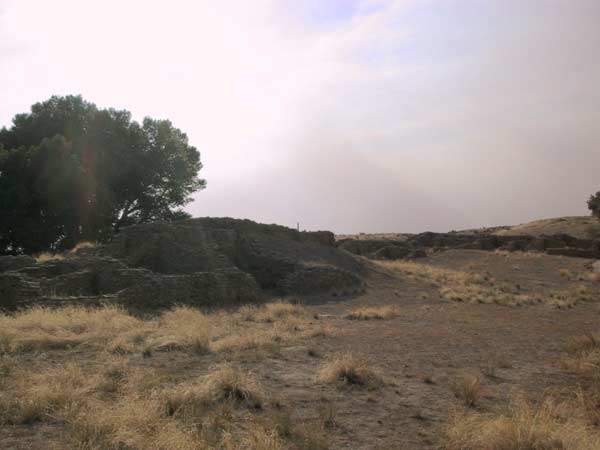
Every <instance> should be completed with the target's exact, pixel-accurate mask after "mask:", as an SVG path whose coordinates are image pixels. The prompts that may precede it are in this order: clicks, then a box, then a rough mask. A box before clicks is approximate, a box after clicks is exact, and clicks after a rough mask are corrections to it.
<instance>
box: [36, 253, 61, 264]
mask: <svg viewBox="0 0 600 450" xmlns="http://www.w3.org/2000/svg"><path fill="white" fill-rule="evenodd" d="M33 257H34V259H35V260H36V262H38V263H45V262H48V261H56V260H60V259H65V256H64V255H61V254H60V253H51V252H42V253H38V254H37V255H33Z"/></svg>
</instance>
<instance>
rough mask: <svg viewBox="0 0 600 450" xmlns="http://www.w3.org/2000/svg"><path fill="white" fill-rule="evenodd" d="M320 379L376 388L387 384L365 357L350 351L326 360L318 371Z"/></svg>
mask: <svg viewBox="0 0 600 450" xmlns="http://www.w3.org/2000/svg"><path fill="white" fill-rule="evenodd" d="M317 379H318V381H320V382H323V383H330V384H338V385H348V386H360V387H366V388H368V389H375V388H378V387H381V386H383V385H384V384H385V380H384V378H383V376H382V375H381V373H380V372H379V371H378V370H377V369H374V368H373V366H372V364H371V363H369V362H368V361H366V360H364V359H360V358H357V357H355V356H353V355H351V354H349V353H346V354H343V355H339V356H337V357H335V358H333V359H331V360H329V361H327V362H325V363H324V364H323V365H322V366H321V369H320V370H319V373H318V378H317Z"/></svg>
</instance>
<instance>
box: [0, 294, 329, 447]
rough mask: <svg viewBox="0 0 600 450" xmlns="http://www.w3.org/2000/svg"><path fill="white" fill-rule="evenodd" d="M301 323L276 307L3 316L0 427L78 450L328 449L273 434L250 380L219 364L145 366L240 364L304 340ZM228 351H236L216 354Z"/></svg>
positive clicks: (288, 308)
mask: <svg viewBox="0 0 600 450" xmlns="http://www.w3.org/2000/svg"><path fill="white" fill-rule="evenodd" d="M244 317H245V318H244ZM248 319H250V320H248ZM310 320H311V319H310V315H309V314H308V312H307V311H306V310H305V309H304V308H302V307H301V306H297V305H291V304H288V303H283V302H277V303H274V304H269V305H264V306H262V307H252V308H242V309H241V310H240V311H238V312H234V313H224V312H215V313H212V314H204V313H202V312H201V311H199V310H196V309H193V308H188V307H178V308H174V309H172V310H169V311H166V312H164V313H162V314H160V315H159V316H157V317H151V318H147V319H141V318H138V317H134V316H132V315H130V314H129V313H128V312H127V311H125V310H124V309H122V308H119V307H116V306H106V307H102V308H96V309H86V308H81V307H66V308H58V309H49V308H33V309H30V310H27V311H22V312H17V313H15V314H12V315H8V314H6V315H0V425H2V424H4V425H5V426H6V425H9V424H27V423H33V422H44V423H47V424H49V425H52V424H56V425H58V426H60V427H65V428H64V430H66V431H65V440H66V441H65V448H74V449H80V450H107V449H115V450H116V449H125V448H126V449H128V450H145V449H150V448H151V449H157V450H173V449H175V450H179V449H182V450H188V449H190V450H192V449H193V450H208V449H211V450H213V449H214V450H242V449H250V450H252V449H256V450H259V449H264V450H278V449H284V448H298V449H306V450H309V449H326V448H327V445H326V444H324V443H323V440H322V439H321V437H318V436H317V437H314V438H313V437H312V436H311V435H310V433H308V432H307V433H304V432H303V431H302V430H301V427H299V426H295V427H294V430H295V431H293V433H292V432H290V433H289V435H288V436H283V435H282V434H281V433H280V431H279V429H278V427H277V424H274V423H272V422H273V421H272V420H271V419H269V418H270V417H271V415H272V413H271V412H270V411H268V410H267V406H268V402H267V398H268V397H269V396H268V394H267V392H265V390H264V389H263V388H262V387H261V385H260V384H259V383H258V381H257V379H256V378H255V377H254V376H253V375H252V374H250V373H248V372H246V371H243V370H237V369H234V368H233V367H231V366H230V365H222V364H221V365H218V366H217V367H216V368H215V369H212V370H210V371H209V373H208V374H206V375H205V376H202V377H200V378H197V379H189V378H188V379H184V380H178V378H177V373H176V372H175V368H174V369H173V370H171V369H170V368H168V367H165V366H164V365H162V364H159V365H158V366H156V367H157V369H158V370H159V372H156V371H155V370H154V369H152V368H151V367H152V366H154V364H153V362H152V360H148V359H147V358H152V357H153V355H154V354H155V352H161V351H183V352H187V353H188V354H189V356H186V357H187V358H190V359H191V358H194V357H199V358H201V359H199V360H198V361H202V360H204V358H205V356H204V355H205V354H206V353H207V352H210V353H214V354H213V355H212V356H210V358H212V359H213V360H214V359H216V360H217V361H218V360H223V359H231V358H230V357H231V356H235V359H237V360H239V361H242V360H243V357H244V352H250V353H252V351H253V350H256V349H271V348H274V347H273V346H277V348H279V347H281V346H282V345H285V344H286V343H295V342H297V341H302V340H304V339H307V338H309V336H310V335H311V333H312V331H311V330H312V329H313V327H312V325H311V322H310ZM315 329H316V326H315ZM230 351H235V352H241V353H239V354H235V355H230V354H222V355H220V354H219V353H220V352H230ZM140 356H143V357H145V359H144V358H141V357H140ZM60 360H63V361H65V360H66V361H68V360H72V361H78V362H79V363H78V364H75V363H68V364H62V365H61V364H57V363H55V362H53V361H60ZM165 372H167V373H169V375H168V376H166V374H165ZM171 377H174V379H173V378H171ZM259 409H260V410H265V411H264V412H263V413H262V414H260V415H257V414H255V411H257V410H259ZM302 429H303V428H302ZM313 434H314V433H313Z"/></svg>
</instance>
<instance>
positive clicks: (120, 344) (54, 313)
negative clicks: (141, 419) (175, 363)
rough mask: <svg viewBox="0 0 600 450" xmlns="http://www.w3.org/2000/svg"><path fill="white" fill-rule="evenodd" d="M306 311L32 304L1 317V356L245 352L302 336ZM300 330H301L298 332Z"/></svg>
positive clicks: (271, 306) (288, 308) (269, 307)
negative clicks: (138, 312)
mask: <svg viewBox="0 0 600 450" xmlns="http://www.w3.org/2000/svg"><path fill="white" fill-rule="evenodd" d="M308 317H309V315H308V314H307V312H306V310H305V309H304V308H303V307H301V306H298V305H291V304H289V303H283V302H277V303H274V304H267V305H265V306H262V307H244V308H242V309H241V310H240V311H239V312H238V313H234V314H224V313H214V314H210V315H205V314H203V313H202V312H201V311H199V310H197V309H194V308H190V307H184V306H181V307H176V308H174V309H172V310H169V311H166V312H164V313H163V314H161V315H160V316H159V317H157V318H150V319H147V320H142V319H139V318H136V317H134V316H132V315H130V314H129V313H128V312H127V311H126V310H124V309H123V308H121V307H119V306H105V307H102V308H83V307H64V308H57V309H51V308H43V307H36V308H32V309H29V310H26V311H22V312H17V313H15V314H13V315H7V314H4V315H0V354H17V353H22V352H31V351H46V350H57V349H67V348H71V347H77V346H84V347H88V348H93V349H102V350H106V351H108V352H109V353H113V354H121V355H123V354H132V353H142V354H144V355H145V356H151V355H152V353H153V351H173V350H185V351H192V352H195V353H199V354H202V353H207V352H209V351H217V352H219V351H230V350H236V351H243V350H249V349H256V348H262V347H264V348H272V349H274V348H275V347H277V346H279V345H281V344H282V343H285V342H291V341H294V340H298V339H300V338H302V337H303V336H304V335H307V333H310V330H311V329H312V328H313V327H312V325H311V323H310V322H309V320H308ZM301 332H304V333H301Z"/></svg>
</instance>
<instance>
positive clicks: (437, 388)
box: [0, 250, 600, 450]
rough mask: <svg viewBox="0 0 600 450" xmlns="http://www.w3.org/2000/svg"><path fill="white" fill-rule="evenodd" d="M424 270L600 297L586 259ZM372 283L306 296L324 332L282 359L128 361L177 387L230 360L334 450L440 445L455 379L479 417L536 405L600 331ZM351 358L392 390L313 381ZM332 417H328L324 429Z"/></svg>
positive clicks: (33, 431)
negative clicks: (573, 349) (340, 293)
mask: <svg viewBox="0 0 600 450" xmlns="http://www.w3.org/2000/svg"><path fill="white" fill-rule="evenodd" d="M419 263H422V264H426V265H430V266H432V267H435V268H442V269H451V270H457V271H463V272H467V273H473V274H481V273H484V272H488V273H489V274H491V276H493V277H494V278H495V279H496V280H498V281H499V282H504V281H505V282H507V283H512V284H513V285H514V284H518V285H519V289H520V290H522V291H523V292H524V293H532V294H536V295H540V296H542V297H550V296H551V294H552V293H553V292H556V291H564V290H569V289H575V288H576V286H579V285H581V283H584V284H586V285H588V286H589V287H590V288H593V289H596V287H595V286H596V285H597V284H598V282H597V281H590V280H583V281H582V280H578V279H577V274H581V273H586V272H589V263H590V261H588V260H585V259H577V258H567V257H558V256H547V255H540V256H532V255H531V254H520V253H514V254H503V253H493V252H481V251H475V250H461V251H448V252H442V253H438V254H435V255H432V256H430V257H428V258H426V259H424V260H423V261H420V262H419ZM367 283H368V287H367V290H366V292H365V293H364V294H361V295H358V296H355V297H352V298H346V299H338V298H331V297H320V298H314V299H310V301H308V302H307V303H306V308H307V309H308V310H309V312H310V319H309V320H308V322H306V323H305V324H303V325H300V326H301V327H304V328H306V329H308V330H316V331H314V332H312V333H309V334H308V335H307V336H308V337H306V338H303V339H299V340H298V341H290V342H287V343H284V344H282V345H281V346H279V347H278V348H277V350H276V351H262V350H260V349H259V350H256V349H254V350H249V351H246V352H235V353H217V354H215V353H208V354H200V355H197V354H193V353H190V352H182V351H170V352H155V353H153V355H152V356H151V357H147V358H143V357H142V356H140V355H138V354H131V355H128V356H127V359H128V364H130V365H132V366H135V367H145V368H152V369H154V370H155V371H156V372H157V373H159V374H162V375H164V376H166V377H168V378H169V380H170V382H177V381H185V380H190V379H196V378H198V377H202V376H203V375H205V374H207V373H208V372H209V371H210V368H211V367H212V366H213V365H214V364H215V363H219V362H224V361H229V362H231V363H233V364H235V365H236V367H240V368H242V369H243V370H244V371H250V372H252V373H253V374H254V376H255V377H256V378H257V380H258V381H259V382H260V383H261V385H262V386H264V389H265V391H266V392H267V395H268V398H269V401H268V404H267V406H265V408H263V410H262V411H261V412H257V413H256V414H258V415H261V414H262V415H267V414H271V412H273V411H276V410H280V411H286V412H288V413H289V414H290V415H291V417H292V420H293V421H294V422H297V423H302V424H303V426H304V427H305V428H306V429H307V430H309V431H311V430H314V432H315V433H321V434H324V435H325V436H326V440H327V441H328V445H329V447H328V448H331V449H354V450H367V449H381V450H394V449H403V450H408V449H415V450H426V449H427V450H429V449H440V448H444V447H443V439H442V436H443V431H444V428H445V427H446V425H447V423H448V420H449V418H450V417H451V416H452V415H453V414H454V413H455V412H457V411H460V410H462V409H463V408H464V406H463V404H462V402H461V401H460V400H459V399H457V398H456V397H455V395H454V394H453V391H452V388H451V387H452V384H453V382H454V381H455V380H456V379H457V378H458V377H460V376H461V375H463V374H465V373H469V374H474V375H476V376H478V377H480V378H481V381H482V384H483V390H484V396H483V399H482V400H481V401H479V402H478V403H477V405H476V406H475V410H476V411H479V412H496V411H501V410H503V409H505V408H506V407H507V405H508V404H509V402H510V401H511V399H514V398H515V397H516V396H519V395H523V396H526V397H528V398H531V399H533V400H535V399H537V398H539V397H540V396H541V395H542V394H543V393H544V392H547V391H548V390H558V389H560V388H561V387H562V386H563V385H564V384H565V383H567V382H568V381H569V380H570V377H571V376H570V375H567V374H566V373H565V372H564V371H563V370H562V369H561V367H560V364H559V360H560V358H561V355H562V353H563V351H564V344H565V342H566V341H567V340H568V339H569V338H571V337H573V336H576V335H580V334H582V333H583V332H585V331H588V330H589V331H596V330H597V328H598V324H599V318H600V315H599V313H600V309H599V307H598V305H599V303H595V302H594V301H585V302H578V303H577V304H575V305H574V306H572V307H565V308H562V309H559V308H557V307H556V305H553V304H550V303H546V302H541V303H539V304H534V305H525V306H501V305H497V304H473V303H467V302H452V301H448V300H445V299H443V298H441V296H440V292H439V288H440V286H439V283H436V282H434V281H433V280H431V279H428V278H427V277H413V276H410V275H407V274H405V273H401V272H398V271H395V270H393V268H391V267H389V266H386V265H385V264H383V265H379V264H377V265H376V264H372V269H371V270H370V274H369V275H368V278H367ZM594 292H596V291H594ZM599 300H600V299H599ZM389 305H392V306H394V307H396V308H397V314H396V315H395V316H394V317H390V318H387V319H384V320H348V319H347V318H344V316H345V315H346V314H347V313H348V312H350V311H351V310H352V309H354V308H357V307H365V306H374V307H382V306H389ZM319 330H323V331H322V332H319ZM346 352H347V353H351V354H352V355H355V356H356V357H358V358H365V359H366V360H368V361H369V363H370V364H371V365H372V367H376V368H378V369H379V370H380V371H381V373H382V374H383V376H384V377H385V379H386V384H385V385H384V386H382V387H380V388H377V389H367V388H361V387H352V386H347V387H340V386H336V385H330V384H326V383H323V382H322V381H319V380H318V379H317V378H316V377H317V373H318V371H319V368H320V367H321V366H322V364H323V363H324V361H327V360H329V359H330V358H332V357H335V356H336V355H339V354H341V353H346ZM16 358H18V359H19V364H20V365H28V366H29V367H31V370H36V369H39V370H46V368H47V367H49V366H59V365H61V364H65V363H66V362H69V361H77V362H78V363H79V364H82V365H95V364H99V363H98V360H97V359H95V358H94V355H93V352H91V351H89V350H85V349H78V348H77V347H75V348H73V349H70V350H47V351H44V352H40V353H28V354H24V355H19V356H16ZM500 361H502V362H500ZM324 410H327V411H328V413H327V415H328V416H330V417H329V419H330V420H329V422H330V423H329V424H328V426H327V427H326V428H324V425H323V423H324V417H323V416H324V413H323V411H324ZM67 435H68V432H67V429H66V426H65V425H64V424H61V423H60V421H57V422H56V423H53V422H52V421H50V422H47V421H46V422H44V421H42V422H34V423H32V424H26V425H5V426H3V427H0V448H2V449H5V450H17V449H18V450H25V449H67V448H71V447H68V444H67V443H68V442H69V441H68V437H67ZM290 448H299V447H294V446H291V447H290ZM306 448H309V447H306ZM314 448H316V447H314Z"/></svg>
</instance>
